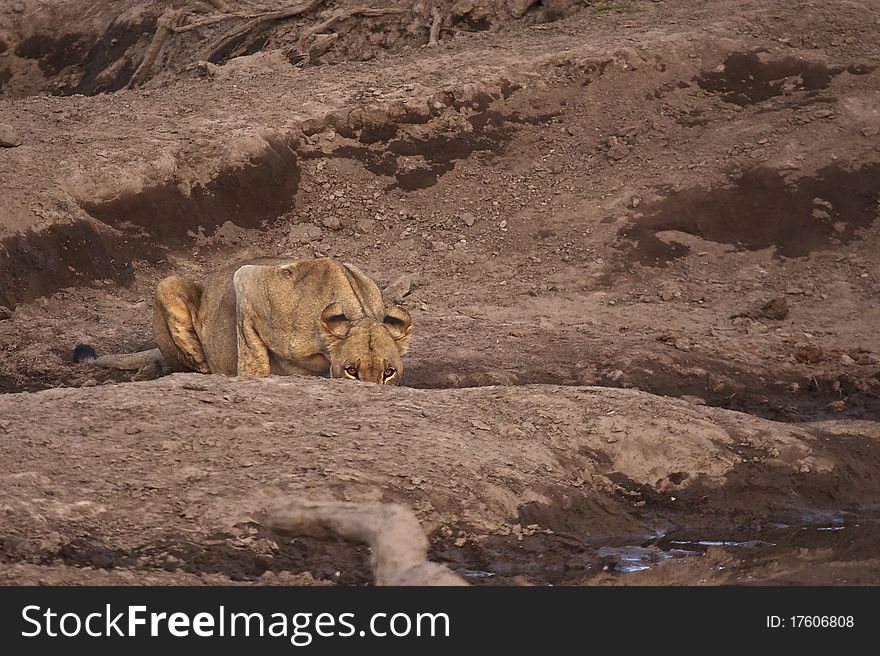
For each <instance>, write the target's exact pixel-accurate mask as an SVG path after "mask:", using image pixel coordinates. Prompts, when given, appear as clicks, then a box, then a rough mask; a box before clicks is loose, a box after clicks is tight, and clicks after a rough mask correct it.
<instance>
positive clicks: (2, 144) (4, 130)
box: [0, 123, 21, 148]
mask: <svg viewBox="0 0 880 656" xmlns="http://www.w3.org/2000/svg"><path fill="white" fill-rule="evenodd" d="M20 145H21V138H20V137H19V136H18V132H16V131H15V128H13V127H12V126H11V125H8V124H7V123H0V148H15V147H16V146H20Z"/></svg>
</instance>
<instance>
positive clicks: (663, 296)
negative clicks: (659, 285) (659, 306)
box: [660, 289, 675, 301]
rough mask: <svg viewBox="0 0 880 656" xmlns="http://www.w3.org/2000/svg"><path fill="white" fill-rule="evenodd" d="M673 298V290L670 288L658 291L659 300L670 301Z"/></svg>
mask: <svg viewBox="0 0 880 656" xmlns="http://www.w3.org/2000/svg"><path fill="white" fill-rule="evenodd" d="M673 298H675V292H674V291H672V290H671V289H664V290H662V291H661V292H660V300H662V301H671V300H672V299H673Z"/></svg>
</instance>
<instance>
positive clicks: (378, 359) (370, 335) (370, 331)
mask: <svg viewBox="0 0 880 656" xmlns="http://www.w3.org/2000/svg"><path fill="white" fill-rule="evenodd" d="M321 328H322V332H323V337H324V343H325V344H326V345H327V350H328V352H329V354H330V376H331V377H332V378H351V379H353V380H364V381H369V382H371V383H378V384H379V385H399V384H400V379H401V376H402V375H403V360H402V359H401V356H402V355H403V354H404V353H406V349H407V347H408V346H409V341H410V339H411V338H412V317H410V315H409V312H407V311H406V310H404V309H403V308H402V307H400V306H399V305H395V306H392V307H391V308H390V309H389V310H388V311H387V312H386V313H385V317H384V318H383V319H382V321H377V320H375V319H372V318H370V317H362V318H360V319H356V320H351V319H349V318H348V317H347V316H345V313H344V312H343V311H342V308H341V307H340V306H339V304H338V303H331V304H330V305H328V306H327V307H326V308H324V311H323V312H322V313H321Z"/></svg>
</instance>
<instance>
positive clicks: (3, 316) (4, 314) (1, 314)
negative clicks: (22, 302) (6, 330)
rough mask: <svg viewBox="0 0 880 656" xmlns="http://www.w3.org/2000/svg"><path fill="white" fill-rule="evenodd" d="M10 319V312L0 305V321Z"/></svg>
mask: <svg viewBox="0 0 880 656" xmlns="http://www.w3.org/2000/svg"><path fill="white" fill-rule="evenodd" d="M11 318H12V310H10V309H9V308H8V307H6V306H5V305H0V321H6V320H7V319H11Z"/></svg>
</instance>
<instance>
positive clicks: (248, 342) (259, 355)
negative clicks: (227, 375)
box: [237, 316, 269, 376]
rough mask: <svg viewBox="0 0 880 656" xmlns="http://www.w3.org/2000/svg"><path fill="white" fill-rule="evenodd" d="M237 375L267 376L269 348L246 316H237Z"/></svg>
mask: <svg viewBox="0 0 880 656" xmlns="http://www.w3.org/2000/svg"><path fill="white" fill-rule="evenodd" d="M237 373H238V375H239V376H268V375H269V349H268V348H267V347H266V344H265V343H263V340H262V339H261V338H260V336H259V334H258V333H257V330H256V328H255V327H254V324H253V323H252V322H251V321H250V320H249V319H248V318H247V317H241V316H239V317H238V366H237Z"/></svg>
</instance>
